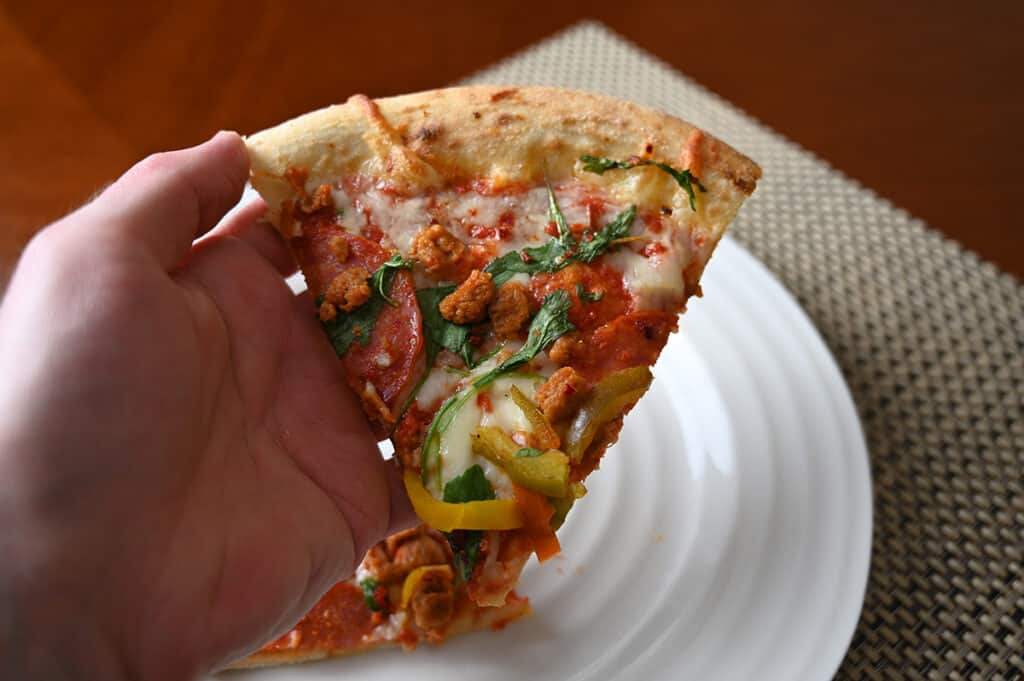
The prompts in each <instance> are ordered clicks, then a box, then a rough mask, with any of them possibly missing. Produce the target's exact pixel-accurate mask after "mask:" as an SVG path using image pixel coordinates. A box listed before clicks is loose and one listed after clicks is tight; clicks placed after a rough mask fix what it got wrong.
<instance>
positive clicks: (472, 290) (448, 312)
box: [440, 270, 495, 324]
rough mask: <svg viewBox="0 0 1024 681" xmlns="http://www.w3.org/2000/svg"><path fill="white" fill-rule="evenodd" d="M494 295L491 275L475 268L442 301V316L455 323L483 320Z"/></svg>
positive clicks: (473, 322) (470, 322) (472, 322)
mask: <svg viewBox="0 0 1024 681" xmlns="http://www.w3.org/2000/svg"><path fill="white" fill-rule="evenodd" d="M494 296H495V290H494V284H493V283H491V275H490V274H488V273H486V272H481V271H480V270H473V271H472V272H470V274H469V277H467V278H466V280H465V281H463V282H462V283H461V284H459V285H458V287H457V288H456V289H455V290H454V291H452V292H451V294H449V295H448V296H447V297H445V299H444V300H442V301H441V305H440V310H441V316H442V317H444V318H445V319H447V320H448V321H450V322H453V323H455V324H475V323H477V322H482V321H483V320H484V318H485V317H486V316H487V308H488V306H489V305H490V304H491V302H492V301H493V300H494Z"/></svg>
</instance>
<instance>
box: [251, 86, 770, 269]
mask: <svg viewBox="0 0 1024 681" xmlns="http://www.w3.org/2000/svg"><path fill="white" fill-rule="evenodd" d="M246 145H247V146H248V149H249V154H250V158H251V161H252V171H251V180H252V184H253V186H254V187H255V188H256V190H257V191H258V192H259V193H260V194H261V195H262V196H263V197H264V199H265V200H266V201H267V203H268V206H269V210H268V219H269V220H270V221H271V222H272V223H273V224H275V225H277V226H278V227H279V228H280V227H281V207H282V205H284V203H285V202H286V201H288V200H289V199H291V198H293V197H294V195H295V189H294V187H293V186H292V184H291V183H290V182H289V181H288V179H286V177H285V173H286V171H287V170H288V169H289V168H291V167H300V168H303V169H305V170H306V171H307V172H308V176H307V180H306V189H307V190H309V191H312V190H313V189H315V188H316V187H318V186H319V185H321V184H325V183H333V182H337V181H338V180H339V179H341V178H342V177H346V176H350V175H356V174H359V175H366V176H369V177H373V178H386V179H387V181H388V182H389V183H392V184H393V186H394V187H395V188H396V189H397V190H398V191H400V192H402V193H405V194H407V195H414V194H418V193H424V192H430V191H432V190H435V189H438V188H440V187H442V186H444V185H445V184H459V183H465V182H471V181H473V180H478V179H486V180H488V181H490V182H491V185H492V187H495V188H500V187H501V186H503V185H516V184H520V183H522V184H527V185H536V184H537V183H540V182H542V181H543V180H545V179H547V180H549V181H551V182H558V181H561V180H563V179H567V178H570V177H572V178H575V179H576V180H577V181H580V182H583V183H588V184H591V185H594V186H596V187H600V188H602V189H603V190H604V191H605V192H607V193H608V194H609V195H611V196H619V197H624V199H625V200H626V201H628V202H629V203H635V204H637V205H638V206H639V207H640V208H641V209H648V210H660V209H661V208H663V207H665V208H670V209H672V211H673V215H674V216H675V217H674V218H673V220H674V221H677V222H680V223H685V224H686V226H687V228H688V229H699V230H700V231H701V232H703V237H704V239H705V240H706V243H707V245H708V246H709V248H708V255H710V251H711V250H712V249H713V247H714V245H715V244H717V242H718V240H719V239H720V238H721V235H722V233H723V232H724V231H725V227H726V226H727V225H728V223H729V222H730V221H731V220H732V218H733V217H734V215H735V213H736V211H737V210H738V208H739V206H740V204H741V203H742V201H743V199H744V198H746V196H748V195H749V194H750V193H751V192H752V191H753V190H754V187H755V186H756V184H757V180H758V179H759V178H760V176H761V170H760V168H759V167H758V166H757V165H756V164H755V163H754V162H753V161H751V160H750V159H748V158H746V157H745V156H743V155H742V154H740V153H739V152H737V151H735V150H734V149H733V148H732V147H730V146H728V145H727V144H725V143H723V142H721V141H719V140H717V139H715V138H714V137H712V136H711V135H709V134H707V133H703V132H702V131H700V130H699V129H697V128H695V127H694V126H692V125H690V124H689V123H686V122H685V121H682V120H679V119H678V118H674V117H672V116H669V115H668V114H665V113H662V112H659V111H655V110H653V109H647V108H644V107H641V106H638V105H636V104H632V103H629V102H624V101H620V100H617V99H612V98H609V97H603V96H600V95H594V94H589V93H585V92H578V91H573V90H561V89H555V88H542V87H522V88H501V87H494V86H474V87H459V88H447V89H441V90H429V91H426V92H420V93H416V94H410V95H403V96H399V97H388V98H384V99H378V100H370V99H368V98H367V97H365V96H363V95H355V96H353V97H351V98H350V99H349V100H348V101H347V102H346V103H345V104H341V105H335V106H329V107H327V108H324V109H320V110H319V111H314V112H312V113H309V114H306V115H304V116H300V117H298V118H295V119H293V120H291V121H288V122H286V123H283V124H281V125H279V126H277V127H274V128H271V129H269V130H265V131H263V132H260V133H257V134H255V135H252V136H250V137H249V138H247V139H246ZM582 155H591V156H604V157H609V158H615V159H625V158H628V157H631V156H637V157H643V158H651V159H653V160H658V161H662V162H665V163H669V164H673V165H676V166H677V167H681V168H690V169H691V170H692V171H693V173H694V175H696V176H697V177H699V178H700V182H701V183H702V184H703V185H704V187H705V188H706V189H707V192H706V193H699V194H698V199H697V211H696V212H693V211H691V210H690V208H689V199H688V197H687V195H686V193H685V192H684V191H683V190H682V189H681V188H680V187H679V186H678V185H677V184H676V183H675V182H674V181H673V180H672V178H671V177H669V176H668V175H666V174H665V173H662V172H661V171H659V170H657V169H655V168H651V167H646V168H638V169H635V170H631V171H628V172H624V171H609V172H606V173H605V174H604V175H602V176H598V175H596V174H593V173H586V172H583V171H582V168H581V167H580V163H579V161H578V159H579V157H580V156H582ZM285 231H286V230H285ZM285 236H293V235H290V234H287V233H286V234H285ZM695 274H699V273H695Z"/></svg>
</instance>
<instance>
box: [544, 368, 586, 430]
mask: <svg viewBox="0 0 1024 681" xmlns="http://www.w3.org/2000/svg"><path fill="white" fill-rule="evenodd" d="M586 390H587V381H586V379H584V378H583V377H582V376H580V374H579V372H578V371H576V370H575V369H573V368H572V367H571V366H564V367H562V368H561V369H559V370H558V371H556V372H555V373H553V374H551V377H550V378H548V380H547V381H546V382H545V383H544V384H543V385H541V386H540V387H539V388H537V394H536V398H537V405H538V406H539V407H540V409H541V411H542V412H543V413H544V417H545V418H546V419H547V420H548V421H551V422H558V421H564V420H565V419H567V418H568V417H569V416H571V415H572V414H573V413H575V411H576V408H577V406H578V405H579V403H580V400H581V399H582V398H583V397H584V395H585V391H586Z"/></svg>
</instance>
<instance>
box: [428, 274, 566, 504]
mask: <svg viewBox="0 0 1024 681" xmlns="http://www.w3.org/2000/svg"><path fill="white" fill-rule="evenodd" d="M571 306H572V300H571V299H570V298H569V294H568V293H566V292H565V291H563V290H562V289H558V290H556V291H552V292H551V293H549V294H547V295H546V296H545V297H544V302H542V303H541V306H540V310H539V311H538V312H537V314H536V315H535V316H534V318H533V321H532V322H530V330H529V333H528V337H527V340H526V343H524V344H523V347H521V348H519V351H518V352H517V353H515V354H514V355H512V356H511V357H509V358H508V359H506V360H505V361H504V362H502V363H501V364H499V365H498V366H496V367H494V368H493V369H491V370H490V371H488V372H487V373H486V374H484V375H483V376H481V377H480V378H478V379H476V380H475V381H473V383H472V384H471V385H470V386H469V387H467V388H464V389H463V390H461V391H460V392H457V393H455V394H454V395H452V396H451V397H449V398H448V399H447V400H445V401H444V403H443V404H442V405H441V408H440V409H438V410H437V413H436V414H434V420H433V421H431V422H430V428H429V429H428V430H427V435H426V437H425V438H423V449H422V452H421V454H420V469H421V476H422V478H423V483H424V484H428V481H429V480H430V478H431V477H432V476H434V477H435V479H436V480H438V482H437V484H438V486H440V480H439V478H440V474H441V473H440V471H441V462H440V460H439V459H440V448H441V433H443V432H444V431H445V430H446V429H447V428H448V426H449V425H451V422H452V420H454V419H455V415H456V414H458V413H459V410H460V409H462V406H463V405H464V404H466V402H468V401H469V400H470V399H471V398H472V397H473V396H474V395H476V394H477V393H478V392H479V391H480V389H481V388H483V387H484V386H486V385H488V384H489V383H492V382H493V381H494V380H495V379H497V378H498V377H499V376H501V375H502V374H505V373H508V372H509V371H511V370H512V369H515V368H516V367H517V366H519V365H520V364H525V363H526V362H529V361H530V360H531V359H533V358H534V357H535V356H536V355H537V353H538V352H540V351H541V350H543V349H544V348H545V347H547V346H548V345H549V344H551V343H554V342H555V341H556V340H558V339H559V338H560V337H561V336H562V335H564V334H566V333H569V332H571V331H575V330H576V327H575V326H573V324H572V322H570V321H569V308H570V307H571ZM449 484H451V483H450V482H449ZM445 494H447V485H446V486H445Z"/></svg>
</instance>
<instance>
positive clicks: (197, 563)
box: [0, 133, 412, 679]
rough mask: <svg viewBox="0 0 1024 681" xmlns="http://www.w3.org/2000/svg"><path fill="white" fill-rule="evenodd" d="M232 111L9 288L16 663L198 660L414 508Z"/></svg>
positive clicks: (6, 597)
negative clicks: (348, 380)
mask: <svg viewBox="0 0 1024 681" xmlns="http://www.w3.org/2000/svg"><path fill="white" fill-rule="evenodd" d="M247 172H248V160H247V157H246V152H245V148H244V145H243V143H242V141H241V139H240V138H239V137H238V136H237V135H235V134H233V133H221V134H218V135H217V136H216V137H214V138H213V139H212V140H210V141H209V142H207V143H205V144H202V145H200V146H198V147H194V148H191V149H186V150H184V151H177V152H170V153H165V154H158V155H156V156H152V157H150V158H147V159H146V160H144V161H142V162H141V163H140V164H138V165H137V166H135V167H134V168H132V169H131V170H130V171H129V172H128V173H127V174H125V175H124V176H123V177H122V178H121V179H119V180H118V181H117V182H116V183H114V184H113V185H112V186H111V187H110V188H108V189H107V190H106V191H105V192H103V194H102V195H100V196H99V197H98V198H97V199H96V200H94V201H92V202H91V203H90V204H88V205H86V206H85V207H83V208H82V209H80V210H78V211H77V212H75V213H73V214H71V215H69V216H68V217H66V218H64V219H62V220H60V221H59V222H57V223H55V224H54V225H51V226H50V227H48V228H47V229H45V230H43V231H42V232H41V233H40V234H39V235H38V236H37V237H36V238H35V239H34V240H33V241H32V243H31V244H30V245H29V247H28V248H27V249H26V251H25V253H24V255H23V257H22V259H21V261H20V263H19V265H18V267H17V270H16V272H15V274H14V277H13V279H12V281H11V284H10V287H9V290H8V292H7V294H6V297H5V298H4V301H3V304H2V307H0V377H2V380H0V481H2V482H0V651H2V659H3V662H2V663H0V664H3V665H13V669H14V670H16V671H14V673H13V675H12V678H22V679H25V678H47V679H60V678H65V677H67V678H76V679H85V678H103V679H116V678H145V679H164V678H167V679H186V678H191V677H195V676H196V675H199V674H202V673H205V672H207V671H210V670H213V669H216V668H218V667H220V666H223V665H224V664H226V663H228V662H230V661H232V660H235V659H237V658H239V657H241V656H243V655H245V654H247V653H249V652H251V651H253V650H254V649H255V648H257V647H258V646H259V645H261V644H262V643H265V642H266V641H268V640H270V639H272V638H274V637H275V636H278V635H280V634H282V633H283V632H285V631H286V630H287V629H288V628H289V627H290V626H291V625H293V624H294V623H295V622H296V621H297V620H298V619H299V618H300V617H301V616H302V615H303V614H304V612H305V611H306V610H308V609H309V608H310V607H311V606H312V605H313V603H314V602H315V601H316V599H317V598H318V597H319V596H320V595H321V594H322V593H323V592H324V591H326V590H327V589H328V588H329V587H330V586H331V585H332V584H333V583H334V582H336V581H338V580H339V579H342V578H345V577H346V576H348V575H350V574H351V572H352V570H353V569H354V567H355V565H356V564H357V562H358V560H359V559H360V558H361V557H362V555H363V554H364V552H365V551H366V550H367V549H368V548H369V546H371V545H372V544H373V543H374V542H376V541H378V540H379V539H381V538H382V537H384V536H385V534H386V533H390V532H393V531H396V530H397V529H400V528H401V527H404V526H405V525H406V524H408V523H409V521H410V520H411V519H412V515H411V511H410V510H409V508H408V505H407V504H408V502H407V500H406V499H405V496H404V493H403V492H402V491H401V485H400V483H399V482H398V476H397V473H395V471H394V469H393V468H392V467H391V466H390V465H389V464H386V463H385V462H383V461H382V460H381V458H380V456H379V454H378V451H377V447H376V443H375V440H374V438H373V436H372V435H371V434H370V431H369V428H368V427H367V425H366V423H365V421H364V419H363V416H362V412H361V410H360V407H359V404H358V402H357V400H356V398H355V397H354V396H353V395H352V394H351V393H350V392H349V390H348V389H347V388H346V386H345V383H344V381H343V379H342V376H341V373H340V364H339V362H338V361H337V358H336V357H335V356H334V353H333V351H332V350H331V347H330V346H329V344H328V343H327V341H326V339H325V338H324V336H323V333H322V331H321V329H320V328H319V326H318V325H317V323H316V321H315V317H314V306H313V304H312V302H311V301H310V300H309V299H308V298H307V297H305V296H300V297H298V298H297V297H295V296H293V295H292V293H291V292H290V290H289V289H288V287H287V286H286V284H285V283H284V279H283V276H284V275H287V274H290V273H291V272H292V271H293V270H294V264H293V261H292V258H291V256H290V254H289V253H288V251H287V249H286V247H285V244H284V243H283V242H282V241H281V240H280V238H279V237H278V235H277V233H276V232H274V231H273V230H272V229H271V228H270V227H269V226H268V225H266V224H265V223H262V222H260V221H258V220H257V218H258V216H259V215H260V214H261V213H262V211H263V210H264V209H265V206H264V205H263V204H262V203H259V202H256V203H254V204H251V205H249V206H247V207H245V208H243V209H242V210H241V212H239V213H238V214H236V215H234V216H233V217H231V218H228V219H227V220H226V221H224V222H221V223H220V224H218V225H217V226H216V228H215V229H213V230H212V231H211V232H210V233H209V234H208V235H207V236H206V237H205V238H204V239H202V240H201V241H199V242H198V243H195V244H193V239H195V238H196V237H198V236H199V235H201V234H203V233H204V232H206V231H207V230H209V229H210V228H211V227H213V226H214V225H215V224H216V223H217V222H218V220H219V219H220V218H221V217H222V216H223V215H224V213H225V212H226V211H227V210H228V209H229V208H230V207H231V206H232V205H234V204H235V203H236V202H237V201H238V199H239V196H240V195H241V192H242V188H243V185H244V183H245V180H246V176H247Z"/></svg>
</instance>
